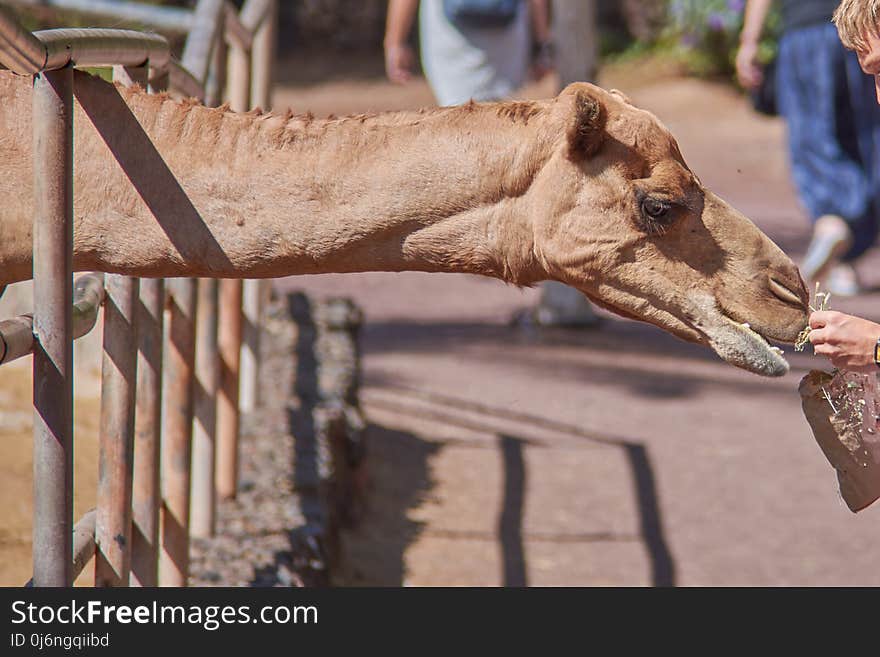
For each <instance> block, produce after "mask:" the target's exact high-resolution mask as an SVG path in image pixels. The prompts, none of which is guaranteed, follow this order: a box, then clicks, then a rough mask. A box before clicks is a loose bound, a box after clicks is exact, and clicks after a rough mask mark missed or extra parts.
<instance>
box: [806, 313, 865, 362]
mask: <svg viewBox="0 0 880 657" xmlns="http://www.w3.org/2000/svg"><path fill="white" fill-rule="evenodd" d="M810 328H811V329H812V330H811V331H810V342H812V343H813V348H814V351H815V352H816V354H817V355H819V356H826V357H827V358H828V359H830V360H831V364H832V365H834V367H838V368H840V369H845V370H853V371H858V372H876V371H877V365H876V364H875V363H874V347H875V345H876V344H877V339H878V338H880V324H876V323H874V322H871V321H869V320H867V319H862V318H861V317H855V316H853V315H845V314H844V313H839V312H833V311H820V312H815V313H813V314H812V315H810Z"/></svg>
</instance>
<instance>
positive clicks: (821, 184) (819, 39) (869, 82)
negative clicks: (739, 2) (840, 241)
mask: <svg viewBox="0 0 880 657" xmlns="http://www.w3.org/2000/svg"><path fill="white" fill-rule="evenodd" d="M777 65H778V69H777V76H778V80H777V93H778V101H779V110H780V112H781V114H782V115H783V116H784V117H785V120H786V123H787V124H788V141H789V151H790V157H791V169H792V175H793V177H794V183H795V186H796V188H797V191H798V195H799V196H800V199H801V201H802V202H803V204H804V206H805V207H806V209H807V211H808V212H809V214H810V218H811V220H812V221H815V220H816V219H818V218H819V217H821V216H823V215H826V214H834V215H838V216H840V217H842V218H843V219H845V220H846V222H847V223H848V224H849V225H850V227H851V228H852V230H853V235H854V238H855V239H854V244H853V248H852V249H851V250H850V252H849V253H848V254H847V256H846V259H848V260H851V259H853V258H856V257H858V256H860V255H861V254H862V253H864V252H865V251H866V250H867V249H869V248H870V247H871V246H872V244H873V243H874V239H875V237H876V234H877V228H878V225H880V222H878V216H877V215H878V212H880V106H878V104H877V94H876V90H875V87H874V78H873V77H872V76H869V75H865V74H864V73H863V72H862V70H861V68H860V67H859V62H858V58H857V57H856V55H855V53H852V52H849V51H847V50H846V49H845V48H844V47H843V46H842V45H841V43H840V39H839V37H838V36H837V29H836V28H835V27H834V26H833V25H831V24H830V23H829V24H821V25H814V26H810V27H804V28H798V29H792V30H789V31H788V32H786V33H785V34H784V35H783V37H782V40H781V41H780V44H779V58H778V60H777Z"/></svg>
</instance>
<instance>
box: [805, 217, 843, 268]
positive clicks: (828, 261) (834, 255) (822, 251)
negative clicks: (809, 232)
mask: <svg viewBox="0 0 880 657" xmlns="http://www.w3.org/2000/svg"><path fill="white" fill-rule="evenodd" d="M851 245H852V231H850V228H849V226H848V225H847V223H846V222H845V221H844V220H843V219H841V218H840V217H838V216H835V215H831V214H829V215H825V216H824V217H819V219H818V221H816V225H815V226H814V228H813V239H812V240H810V246H809V247H807V253H806V255H805V256H804V260H803V263H801V274H802V275H803V277H804V280H808V281H817V280H822V279H824V278H825V277H826V275H827V273H828V272H829V269H830V268H831V267H832V266H834V265H835V264H836V263H837V262H838V260H839V259H840V258H841V257H842V256H843V255H844V254H845V253H846V252H847V251H848V250H849V247H850V246H851Z"/></svg>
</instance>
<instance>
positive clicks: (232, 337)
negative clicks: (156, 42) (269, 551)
mask: <svg viewBox="0 0 880 657" xmlns="http://www.w3.org/2000/svg"><path fill="white" fill-rule="evenodd" d="M250 62H251V60H250V56H249V55H248V53H247V51H245V50H244V49H243V48H241V47H240V45H239V44H235V43H233V44H232V45H231V46H230V48H229V74H228V76H227V82H228V85H229V86H228V97H229V104H230V107H231V108H232V109H233V110H234V111H236V112H246V111H247V110H248V109H249V107H250ZM242 321H243V316H242V281H241V280H239V279H227V280H223V281H221V282H220V337H219V343H220V389H219V396H218V398H217V472H216V477H215V485H216V489H217V495H218V497H220V498H221V499H229V498H233V497H235V495H236V493H237V490H238V438H239V435H238V434H239V426H240V422H239V405H238V402H239V395H238V392H239V373H240V367H241V346H242Z"/></svg>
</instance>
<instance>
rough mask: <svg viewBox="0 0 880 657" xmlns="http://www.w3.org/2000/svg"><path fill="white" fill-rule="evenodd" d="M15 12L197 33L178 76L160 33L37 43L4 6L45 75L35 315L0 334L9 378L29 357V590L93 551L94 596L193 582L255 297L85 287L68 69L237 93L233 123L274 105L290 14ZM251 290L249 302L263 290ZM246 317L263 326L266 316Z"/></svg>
mask: <svg viewBox="0 0 880 657" xmlns="http://www.w3.org/2000/svg"><path fill="white" fill-rule="evenodd" d="M12 4H20V5H41V6H54V7H58V8H64V9H75V10H80V9H82V10H87V11H89V12H91V13H95V14H101V15H105V16H111V17H114V18H120V19H123V20H137V21H140V22H143V23H146V24H150V25H153V26H155V27H158V28H160V29H161V28H173V29H178V30H182V31H188V33H189V34H188V37H187V40H186V45H185V49H184V52H183V57H182V62H181V63H177V62H176V61H175V60H174V59H173V58H172V57H171V54H170V49H169V46H168V42H167V40H166V39H165V38H164V37H162V36H159V35H156V34H145V33H140V32H135V31H131V30H109V29H61V30H45V31H40V32H36V33H33V34H31V33H30V32H28V31H27V30H25V29H23V28H22V27H21V26H20V25H19V23H18V22H17V20H16V18H15V16H14V15H13V14H12V13H11V12H10V11H9V10H8V9H6V8H4V7H2V6H0V64H2V65H3V66H5V67H6V68H9V69H11V70H12V71H14V72H16V73H19V74H25V75H32V76H33V78H34V92H33V130H34V158H33V159H34V169H35V170H34V197H35V198H34V243H33V256H34V261H33V262H34V264H33V273H34V275H33V278H34V312H33V315H23V316H20V317H17V318H14V319H11V320H7V321H4V322H0V364H3V363H7V362H9V361H11V360H14V359H16V358H20V357H22V356H24V355H27V354H30V353H32V354H33V380H34V386H33V389H34V533H33V536H34V543H33V554H34V571H33V572H34V576H33V580H32V584H33V585H34V586H69V585H71V584H72V583H73V580H74V579H75V578H76V577H77V576H78V575H79V573H80V572H81V571H82V569H83V568H84V567H85V565H86V564H87V563H88V562H89V560H90V559H91V557H92V556H93V555H94V556H95V557H96V561H95V584H96V585H97V586H127V585H129V584H132V585H144V586H155V585H163V586H185V585H186V583H187V577H188V571H189V540H190V535H191V534H192V535H197V536H209V535H211V534H212V533H213V530H214V516H215V504H216V500H217V499H218V497H220V498H222V497H230V496H234V495H235V492H236V479H237V467H238V465H237V464H238V432H239V402H238V400H239V368H240V360H239V354H240V350H241V346H242V334H243V327H242V319H243V313H242V306H243V297H246V296H247V295H246V294H245V293H244V292H243V286H242V282H241V281H238V280H224V281H221V282H219V283H218V281H216V280H209V279H202V280H199V281H196V280H194V279H171V280H169V281H168V284H167V289H166V285H165V281H162V280H158V279H144V280H139V279H135V278H130V277H127V276H120V275H114V274H106V275H101V274H86V275H84V276H81V277H79V278H78V279H77V281H76V284H75V286H74V285H73V283H72V280H73V277H72V260H73V216H72V215H73V177H72V163H73V120H72V119H73V86H74V77H73V67H75V66H104V65H110V66H113V71H114V79H116V80H117V81H119V82H121V83H122V84H134V83H137V84H141V85H142V86H144V87H147V88H148V89H149V90H151V91H158V90H163V89H166V88H168V89H170V90H171V91H172V92H177V93H179V94H183V95H187V96H194V97H198V98H200V99H202V100H204V101H205V102H206V103H207V104H212V105H217V104H219V102H220V101H221V100H222V97H223V95H224V91H225V94H226V95H227V96H228V99H229V101H230V105H231V107H232V109H234V110H236V111H246V110H248V109H250V107H251V105H254V106H256V105H260V106H263V107H267V106H268V105H269V100H270V99H269V93H270V89H271V76H272V59H273V54H274V53H273V49H274V42H275V30H276V22H277V0H247V2H246V3H245V5H244V7H243V8H242V11H241V13H240V14H239V13H238V12H237V10H236V9H235V7H234V6H233V5H232V4H231V3H229V2H227V1H225V0H200V1H199V2H198V4H197V5H196V7H195V9H194V10H192V11H189V10H184V9H170V8H167V7H155V6H150V5H140V4H138V3H134V2H108V1H104V2H88V3H85V2H76V1H74V0H39V1H37V0H13V2H12ZM86 5H88V7H86ZM251 287H252V288H253V289H252V291H251V297H253V296H254V291H255V290H259V287H260V286H259V285H256V284H252V286H251ZM260 296H261V295H260V294H259V293H257V294H256V297H257V298H259V297H260ZM71 299H72V300H73V303H72V304H71ZM102 305H103V307H104V335H103V361H102V382H101V421H100V430H99V443H100V456H99V481H98V496H97V499H98V502H97V508H96V509H95V510H93V511H90V512H89V513H87V514H85V516H83V518H81V519H80V520H79V522H77V523H76V525H74V524H73V458H72V456H73V418H72V400H73V394H72V385H73V369H72V341H73V340H74V339H76V338H79V337H81V336H82V335H85V334H86V333H88V332H89V331H90V330H91V329H92V328H93V327H94V325H95V322H96V319H97V315H98V310H99V308H100V307H101V306H102ZM244 305H245V310H247V305H248V302H247V300H245V302H244ZM166 310H167V318H168V321H167V325H165V321H164V316H165V311H166ZM197 311H198V312H197ZM246 320H247V323H248V324H249V325H251V326H252V327H256V326H257V324H258V320H259V316H258V315H257V316H250V317H247V318H246ZM246 353H247V352H246ZM163 364H164V368H163ZM252 376H253V377H254V378H253V380H251V381H243V383H242V391H243V393H245V394H244V395H243V396H246V395H250V394H251V393H250V391H249V390H248V388H249V386H250V385H254V384H255V372H254V373H253V374H252ZM196 381H197V382H198V385H196ZM163 403H164V413H163V412H162V411H163V408H162V404H163ZM160 425H161V426H160ZM160 468H161V478H160ZM160 487H161V489H160Z"/></svg>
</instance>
